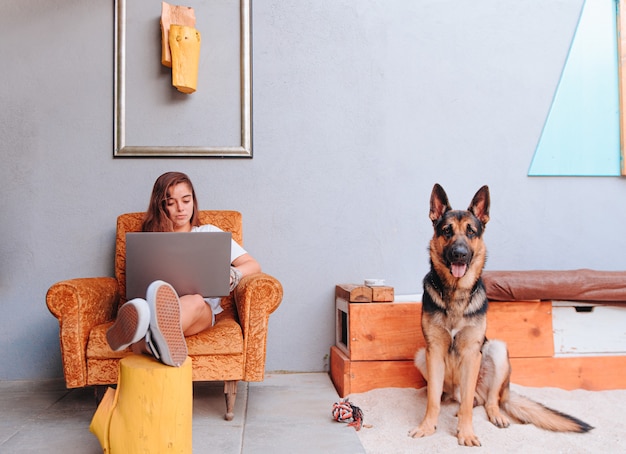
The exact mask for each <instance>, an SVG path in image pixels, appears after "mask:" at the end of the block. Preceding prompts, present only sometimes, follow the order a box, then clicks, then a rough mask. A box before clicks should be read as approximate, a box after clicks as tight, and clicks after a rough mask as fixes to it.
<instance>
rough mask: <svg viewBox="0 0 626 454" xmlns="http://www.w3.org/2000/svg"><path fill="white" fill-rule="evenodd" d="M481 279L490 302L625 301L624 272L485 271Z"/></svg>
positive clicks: (584, 270) (625, 284) (625, 278)
mask: <svg viewBox="0 0 626 454" xmlns="http://www.w3.org/2000/svg"><path fill="white" fill-rule="evenodd" d="M483 282H484V283H485V288H486V289H487V298H489V299H490V300H492V301H525V300H560V301H611V302H619V301H623V302H626V271H595V270H588V269H580V270H571V271H541V270H535V271H485V272H483Z"/></svg>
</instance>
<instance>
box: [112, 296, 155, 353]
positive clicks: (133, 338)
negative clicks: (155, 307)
mask: <svg viewBox="0 0 626 454" xmlns="http://www.w3.org/2000/svg"><path fill="white" fill-rule="evenodd" d="M149 324H150V308H149V307H148V303H146V300H144V299H142V298H135V299H133V300H130V301H128V302H127V303H125V304H123V305H122V307H120V308H119V310H118V311H117V318H116V319H115V323H113V325H111V327H110V328H109V329H108V330H107V341H108V343H109V346H110V347H111V349H112V350H113V351H115V352H118V351H120V350H124V349H125V348H127V347H128V346H129V345H131V344H134V343H135V342H137V341H139V340H141V339H142V338H143V337H145V335H146V332H147V331H148V326H149Z"/></svg>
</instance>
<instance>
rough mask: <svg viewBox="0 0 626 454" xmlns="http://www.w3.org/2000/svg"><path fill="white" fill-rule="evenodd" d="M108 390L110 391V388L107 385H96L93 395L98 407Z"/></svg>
mask: <svg viewBox="0 0 626 454" xmlns="http://www.w3.org/2000/svg"><path fill="white" fill-rule="evenodd" d="M107 389H109V386H107V385H95V386H94V389H93V395H94V397H95V399H96V406H97V405H100V402H102V398H103V397H104V395H105V394H106V392H107Z"/></svg>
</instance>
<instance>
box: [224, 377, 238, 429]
mask: <svg viewBox="0 0 626 454" xmlns="http://www.w3.org/2000/svg"><path fill="white" fill-rule="evenodd" d="M224 397H225V398H226V415H224V418H225V419H226V421H232V419H233V418H234V417H235V413H234V412H235V399H236V398H237V380H228V381H225V382H224Z"/></svg>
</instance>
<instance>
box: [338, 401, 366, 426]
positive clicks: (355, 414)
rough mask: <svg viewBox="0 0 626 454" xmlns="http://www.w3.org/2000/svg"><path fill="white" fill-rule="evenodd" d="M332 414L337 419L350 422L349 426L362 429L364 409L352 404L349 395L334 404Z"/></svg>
mask: <svg viewBox="0 0 626 454" xmlns="http://www.w3.org/2000/svg"><path fill="white" fill-rule="evenodd" d="M332 415H333V419H334V420H335V421H337V422H349V424H348V427H354V428H355V429H356V430H361V427H362V426H363V411H362V410H361V409H360V408H359V407H357V406H356V405H352V404H351V403H350V402H349V401H348V398H347V397H346V398H345V399H343V400H341V401H339V402H335V403H334V404H333V411H332Z"/></svg>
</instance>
